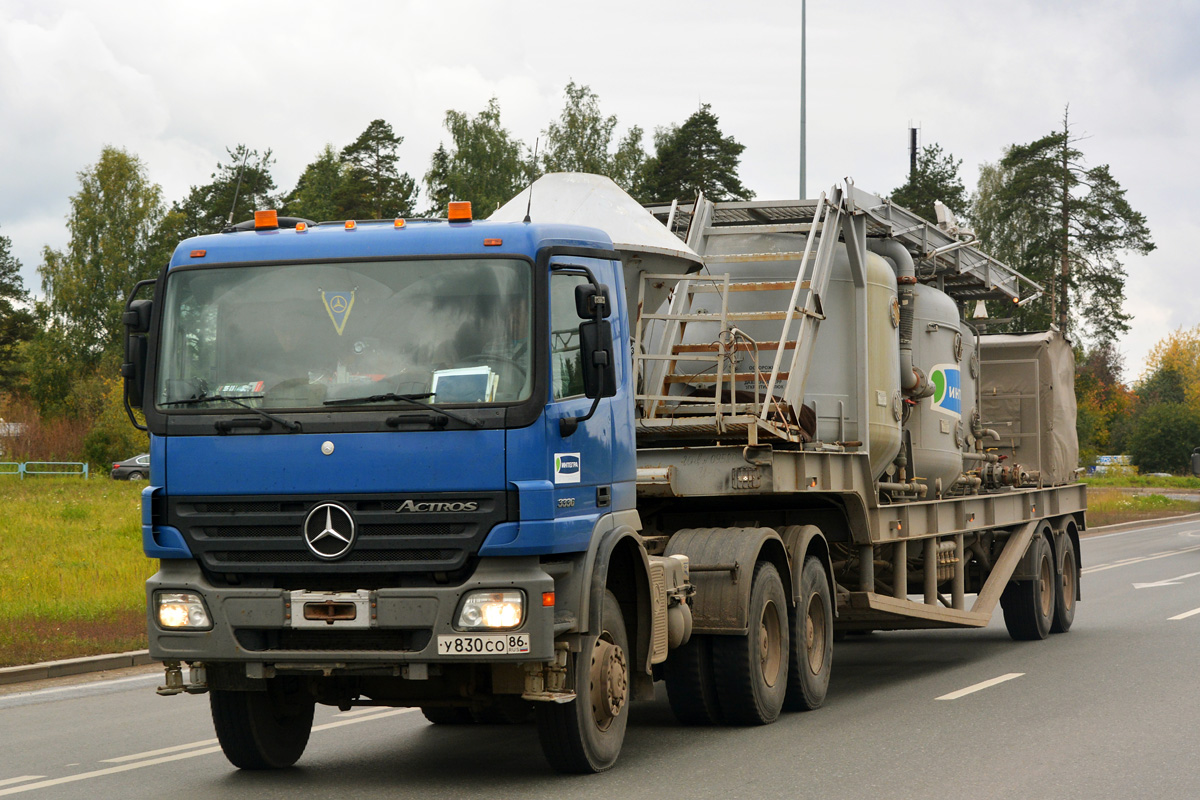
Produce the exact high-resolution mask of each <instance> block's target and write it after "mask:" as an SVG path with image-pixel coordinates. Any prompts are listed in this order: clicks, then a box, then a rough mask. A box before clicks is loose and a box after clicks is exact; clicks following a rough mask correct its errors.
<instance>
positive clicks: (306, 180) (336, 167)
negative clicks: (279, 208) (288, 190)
mask: <svg viewBox="0 0 1200 800" xmlns="http://www.w3.org/2000/svg"><path fill="white" fill-rule="evenodd" d="M345 179H346V167H345V165H344V164H342V160H341V158H340V157H339V156H338V152H337V150H336V149H334V147H333V145H332V144H326V145H325V147H324V149H323V150H321V152H320V153H319V154H318V155H317V160H316V161H313V162H312V163H311V164H309V165H308V166H307V167H305V168H304V172H302V173H300V179H299V180H298V181H297V182H296V188H295V189H294V190H292V194H291V196H290V197H289V198H288V199H287V201H286V202H285V203H284V205H283V209H284V211H285V213H287V214H288V215H289V216H293V217H303V218H305V219H311V220H315V221H317V222H320V221H321V220H334V219H344V216H343V215H342V209H341V208H340V207H339V206H338V204H337V202H336V200H335V198H336V197H337V196H338V194H339V192H340V191H341V189H342V184H343V182H344V181H345Z"/></svg>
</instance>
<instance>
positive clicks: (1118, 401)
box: [1075, 343, 1137, 464]
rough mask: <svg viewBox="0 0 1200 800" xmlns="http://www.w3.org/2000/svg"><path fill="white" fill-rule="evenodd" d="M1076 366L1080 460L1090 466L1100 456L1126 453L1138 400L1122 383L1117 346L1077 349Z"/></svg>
mask: <svg viewBox="0 0 1200 800" xmlns="http://www.w3.org/2000/svg"><path fill="white" fill-rule="evenodd" d="M1075 363H1076V364H1077V367H1076V370H1075V406H1076V416H1075V429H1076V433H1077V434H1078V437H1079V454H1080V455H1079V459H1080V463H1083V464H1091V463H1093V462H1094V461H1095V458H1096V456H1098V455H1102V454H1105V453H1121V452H1123V446H1124V442H1125V439H1126V438H1127V433H1128V423H1127V420H1128V419H1129V418H1130V415H1131V414H1132V412H1133V408H1134V404H1135V402H1136V399H1137V398H1136V395H1134V394H1133V392H1131V391H1130V390H1129V389H1128V388H1127V387H1126V386H1125V384H1124V383H1122V382H1121V373H1122V369H1123V367H1122V363H1121V354H1120V352H1119V351H1118V350H1117V348H1116V345H1115V344H1113V343H1105V344H1102V345H1099V346H1097V347H1094V348H1092V349H1091V350H1086V351H1085V350H1084V349H1083V348H1082V346H1077V347H1076V355H1075Z"/></svg>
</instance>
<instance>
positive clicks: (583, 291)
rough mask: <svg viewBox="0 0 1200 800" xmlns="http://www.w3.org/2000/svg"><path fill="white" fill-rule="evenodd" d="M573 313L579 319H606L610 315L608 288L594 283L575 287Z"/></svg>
mask: <svg viewBox="0 0 1200 800" xmlns="http://www.w3.org/2000/svg"><path fill="white" fill-rule="evenodd" d="M597 312H599V313H597ZM575 313H576V314H578V315H579V318H580V319H607V318H608V315H609V314H611V313H612V303H610V302H609V299H608V287H607V286H605V285H604V284H595V283H581V284H579V285H578V286H576V287H575Z"/></svg>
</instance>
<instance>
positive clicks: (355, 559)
mask: <svg viewBox="0 0 1200 800" xmlns="http://www.w3.org/2000/svg"><path fill="white" fill-rule="evenodd" d="M211 556H212V559H213V561H214V562H215V563H217V564H304V565H306V566H311V565H313V564H316V563H320V561H321V560H320V559H318V558H317V557H316V556H314V555H313V554H312V553H310V552H308V551H307V550H305V551H303V552H298V551H292V550H235V551H232V552H225V553H222V552H214V553H212V554H211ZM453 556H454V551H453V550H357V551H353V552H351V553H350V555H348V556H346V557H345V558H342V559H340V560H339V562H338V563H341V564H380V563H385V562H388V561H443V560H445V559H448V558H452V557H453Z"/></svg>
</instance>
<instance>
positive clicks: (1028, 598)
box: [1000, 533, 1057, 641]
mask: <svg viewBox="0 0 1200 800" xmlns="http://www.w3.org/2000/svg"><path fill="white" fill-rule="evenodd" d="M1029 549H1030V550H1031V551H1032V552H1033V559H1032V561H1033V565H1034V574H1036V575H1037V576H1038V577H1037V578H1035V579H1034V580H1031V581H1010V582H1009V584H1008V586H1006V587H1005V588H1004V593H1003V594H1002V595H1000V606H1001V608H1003V609H1004V626H1005V627H1006V628H1008V635H1009V636H1011V637H1012V638H1014V639H1016V640H1017V641H1036V640H1038V639H1045V638H1046V636H1047V635H1048V634H1049V633H1050V626H1051V624H1052V623H1053V621H1054V608H1055V602H1056V601H1055V595H1056V594H1057V592H1055V584H1056V583H1057V579H1056V575H1055V570H1054V555H1053V553H1052V552H1051V549H1050V541H1049V540H1048V539H1047V538H1046V535H1045V534H1044V533H1038V534H1037V535H1036V536H1034V537H1033V541H1032V542H1030V543H1029Z"/></svg>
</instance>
